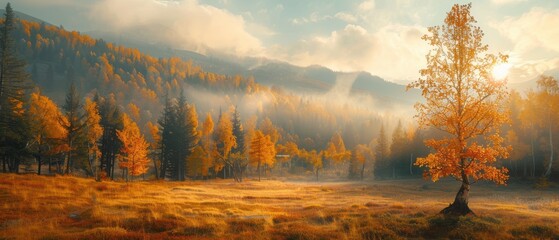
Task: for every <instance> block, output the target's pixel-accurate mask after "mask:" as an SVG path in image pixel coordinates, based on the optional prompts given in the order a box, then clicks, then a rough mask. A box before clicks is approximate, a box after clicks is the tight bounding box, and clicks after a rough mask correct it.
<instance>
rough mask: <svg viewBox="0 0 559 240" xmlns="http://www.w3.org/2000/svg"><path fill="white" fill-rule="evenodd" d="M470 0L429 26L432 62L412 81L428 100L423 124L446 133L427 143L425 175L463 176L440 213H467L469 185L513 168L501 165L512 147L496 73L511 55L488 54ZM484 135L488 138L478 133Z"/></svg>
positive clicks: (420, 114) (500, 177)
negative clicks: (505, 138) (503, 130)
mask: <svg viewBox="0 0 559 240" xmlns="http://www.w3.org/2000/svg"><path fill="white" fill-rule="evenodd" d="M470 9H471V4H468V5H458V4H456V5H454V6H453V7H452V9H451V11H450V12H448V14H447V17H446V18H445V25H442V26H434V27H429V33H428V34H426V35H425V36H423V39H424V40H426V41H427V42H428V43H429V44H430V45H431V46H433V49H432V50H431V51H430V52H429V54H427V67H426V68H425V69H422V70H421V71H420V72H421V76H422V77H421V78H419V80H417V81H415V82H412V83H410V84H409V85H408V88H419V89H420V90H421V92H422V96H423V97H424V98H425V102H424V103H417V104H416V105H415V108H416V110H417V118H418V120H419V124H420V125H421V126H423V127H432V128H435V129H438V130H440V131H443V132H445V133H446V137H444V138H442V139H429V140H427V141H425V144H426V145H427V146H429V147H431V148H432V149H433V150H434V152H433V153H431V154H429V155H428V156H427V157H425V158H418V159H417V161H416V165H418V166H426V167H427V168H428V170H426V172H425V173H424V176H426V177H428V176H430V177H431V179H432V180H433V181H437V180H439V179H440V178H443V177H446V176H451V177H453V178H455V179H456V180H457V181H460V182H461V184H462V185H461V187H460V190H459V191H458V193H457V194H456V197H455V199H454V202H453V203H452V204H450V205H449V206H448V207H447V208H445V209H443V210H442V211H441V213H443V214H445V215H466V214H469V213H472V211H471V210H470V208H469V207H468V198H469V197H468V196H469V192H470V185H471V184H473V183H475V182H477V181H478V180H489V181H494V182H496V183H498V184H505V181H506V180H507V179H508V175H507V173H508V170H507V169H506V168H504V167H501V168H499V167H497V166H495V163H496V161H497V160H498V159H502V158H507V157H508V153H509V151H510V147H505V146H503V144H502V143H503V138H502V137H501V136H500V135H499V128H500V127H501V126H502V125H503V124H504V123H506V122H507V120H508V115H507V114H506V112H505V111H504V108H505V107H506V106H505V105H506V104H503V103H504V101H505V100H506V99H507V92H506V87H505V84H506V82H505V81H504V80H503V81H497V80H495V79H493V78H492V76H491V70H492V68H493V66H494V65H495V64H498V63H500V62H505V61H506V60H507V56H505V55H501V54H499V56H495V55H492V54H487V53H486V52H487V50H488V45H485V44H483V43H482V37H483V32H482V30H481V29H480V28H479V27H477V26H475V25H474V23H476V20H475V19H474V17H473V16H471V15H470ZM480 138H483V139H484V141H480V140H479V139H480Z"/></svg>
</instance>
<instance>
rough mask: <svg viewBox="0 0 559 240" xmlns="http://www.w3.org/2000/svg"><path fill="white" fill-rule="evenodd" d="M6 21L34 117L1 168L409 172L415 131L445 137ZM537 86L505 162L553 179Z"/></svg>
mask: <svg viewBox="0 0 559 240" xmlns="http://www.w3.org/2000/svg"><path fill="white" fill-rule="evenodd" d="M6 22H7V21H4V22H3V28H6V27H5V26H6ZM13 23H14V27H13V32H9V33H10V35H5V36H4V35H3V36H1V37H2V38H3V39H6V38H12V39H13V40H14V42H15V45H14V52H15V53H16V55H17V57H18V58H20V59H22V60H23V61H24V62H25V63H26V68H25V70H26V72H27V74H29V78H30V80H31V82H32V84H30V87H26V88H24V87H22V88H21V90H22V91H24V92H25V94H24V95H25V96H24V97H22V98H21V104H20V105H21V114H20V115H21V116H20V117H21V121H26V122H28V124H29V125H28V126H31V127H29V128H27V129H29V132H28V133H26V134H19V135H21V136H22V139H19V140H18V141H22V143H24V144H19V145H10V144H8V143H9V142H8V140H7V139H10V138H9V137H5V136H4V137H3V142H2V146H1V150H0V155H1V157H2V170H3V171H4V172H20V171H30V172H31V171H33V172H39V173H41V168H44V169H43V170H42V171H43V172H42V173H45V171H47V172H48V173H49V174H52V173H61V174H62V173H67V174H70V173H73V174H76V175H82V176H95V177H97V178H111V179H119V178H122V179H129V176H141V177H143V178H144V179H152V178H166V179H170V180H185V179H208V178H217V177H219V178H234V179H235V180H237V181H242V179H243V176H244V175H246V174H247V172H248V173H250V174H251V176H256V175H258V176H260V175H262V176H265V175H267V176H272V175H273V176H280V175H282V176H283V175H287V176H297V175H308V176H310V175H312V176H313V177H316V179H317V180H319V179H320V177H322V176H329V177H338V178H350V179H363V178H376V179H393V178H409V177H420V176H421V175H422V171H423V169H420V168H418V167H416V166H415V165H413V163H414V161H415V159H416V158H417V157H423V156H426V155H427V154H428V153H429V149H427V148H426V147H425V146H424V144H423V141H424V140H425V139H426V138H430V137H433V136H444V134H443V133H441V132H438V131H437V130H435V129H421V130H420V129H417V126H416V124H414V123H413V121H410V120H409V119H403V118H402V119H399V117H397V116H387V115H381V114H379V113H376V112H372V111H370V110H367V109H362V108H360V107H357V106H348V105H345V104H335V103H336V99H329V100H328V101H327V102H328V103H332V104H325V101H323V100H322V99H312V98H304V97H302V96H299V95H297V94H294V93H290V92H287V91H285V90H282V89H279V88H268V87H265V86H262V85H260V84H258V83H257V81H256V80H255V79H254V78H253V77H251V76H241V75H235V76H227V75H221V74H216V73H212V72H207V71H204V70H203V69H202V68H201V67H200V66H197V65H196V64H195V63H193V62H192V61H188V60H183V59H180V58H176V57H172V58H154V57H152V56H149V55H146V54H144V53H142V52H140V51H138V50H137V49H131V48H127V47H125V46H116V45H114V44H112V43H108V42H105V41H103V40H101V39H93V38H91V37H89V36H87V35H83V34H80V33H79V32H75V31H66V30H64V29H63V28H61V27H55V26H52V25H48V24H45V23H37V22H30V21H25V20H17V19H14V22H13ZM3 42H4V41H3ZM3 49H4V48H3ZM4 51H6V50H4ZM5 60H6V59H2V61H5ZM8 81H9V79H8ZM538 86H539V88H538V89H535V90H533V91H528V92H526V93H518V92H515V91H511V93H510V101H509V106H508V108H509V110H510V118H511V123H510V125H509V126H507V127H505V128H503V129H502V135H503V136H505V140H506V143H508V144H510V145H511V146H512V148H513V151H512V154H511V156H510V158H509V159H506V160H504V161H501V164H502V165H504V166H506V167H507V168H509V170H510V175H511V177H512V178H513V179H536V178H539V177H541V176H542V175H546V176H549V177H550V178H551V179H554V180H559V167H558V164H555V162H556V160H555V158H556V156H554V152H555V151H556V150H557V144H556V143H555V144H554V141H553V137H554V136H557V134H558V133H559V127H558V125H557V124H556V121H557V120H559V108H558V107H557V106H558V105H559V87H558V85H557V80H556V79H553V78H550V77H545V76H542V77H541V79H540V80H539V81H538ZM14 91H15V90H14ZM5 101H6V102H9V101H10V100H9V99H8V98H6V100H5ZM46 103H48V104H46ZM6 104H7V103H6ZM6 106H8V105H6ZM46 109H50V110H49V111H46ZM5 110H6V107H4V106H3V110H2V111H5ZM46 112H49V114H48V115H47V114H46ZM41 113H44V114H43V115H41ZM410 115H411V114H410ZM47 118H51V119H50V120H48V121H47ZM40 120H43V121H40ZM33 126H34V127H33ZM4 127H5V129H8V128H10V126H9V125H6V124H4ZM13 129H16V128H13ZM46 129H48V130H46ZM14 131H15V130H14ZM24 138H25V139H24ZM555 142H557V141H555ZM14 149H16V150H14ZM134 154H137V156H138V157H136V155H134ZM20 166H21V167H20ZM47 168H48V170H47ZM136 178H138V177H136Z"/></svg>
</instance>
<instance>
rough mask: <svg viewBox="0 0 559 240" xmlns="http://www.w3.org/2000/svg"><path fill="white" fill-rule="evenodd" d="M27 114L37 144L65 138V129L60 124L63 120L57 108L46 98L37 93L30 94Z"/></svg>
mask: <svg viewBox="0 0 559 240" xmlns="http://www.w3.org/2000/svg"><path fill="white" fill-rule="evenodd" d="M28 113H29V117H30V121H31V122H30V123H31V128H32V129H33V130H32V133H33V134H34V135H35V136H34V137H35V139H36V141H38V142H39V144H42V141H44V140H46V139H63V138H65V136H66V129H64V127H63V126H62V125H61V124H60V122H61V121H65V118H64V116H63V115H62V113H61V112H60V110H59V109H58V106H57V105H56V104H55V103H54V102H53V101H52V100H50V99H49V98H48V97H46V96H43V95H41V94H40V93H38V92H35V93H32V94H31V98H30V100H29V112H28Z"/></svg>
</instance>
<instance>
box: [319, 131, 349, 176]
mask: <svg viewBox="0 0 559 240" xmlns="http://www.w3.org/2000/svg"><path fill="white" fill-rule="evenodd" d="M324 157H326V158H327V159H330V160H332V161H333V163H334V164H333V165H334V166H333V167H334V168H338V169H339V167H340V166H339V165H341V164H343V163H345V162H346V161H347V160H349V159H350V157H351V151H349V150H347V149H346V147H345V144H344V139H343V138H342V135H341V134H340V132H336V133H334V134H333V135H332V138H331V139H330V141H329V142H328V147H327V148H326V150H325V151H324ZM338 174H339V173H338Z"/></svg>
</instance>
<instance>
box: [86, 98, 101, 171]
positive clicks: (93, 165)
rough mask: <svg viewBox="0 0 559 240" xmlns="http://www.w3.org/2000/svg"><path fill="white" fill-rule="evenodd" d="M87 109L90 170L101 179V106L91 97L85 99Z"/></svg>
mask: <svg viewBox="0 0 559 240" xmlns="http://www.w3.org/2000/svg"><path fill="white" fill-rule="evenodd" d="M83 108H84V111H85V121H84V124H85V126H84V133H85V135H86V139H87V160H88V163H89V168H90V169H89V171H91V174H92V175H93V176H94V177H95V179H96V180H100V176H99V169H100V164H99V157H101V151H100V150H99V140H100V139H101V136H103V128H102V127H101V115H99V108H98V107H97V103H96V102H95V101H92V100H91V99H89V98H86V99H85V104H84V106H83Z"/></svg>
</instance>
